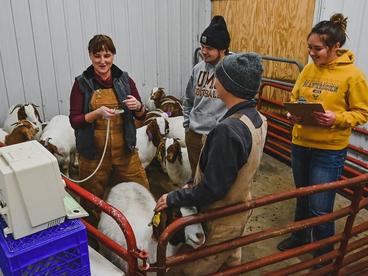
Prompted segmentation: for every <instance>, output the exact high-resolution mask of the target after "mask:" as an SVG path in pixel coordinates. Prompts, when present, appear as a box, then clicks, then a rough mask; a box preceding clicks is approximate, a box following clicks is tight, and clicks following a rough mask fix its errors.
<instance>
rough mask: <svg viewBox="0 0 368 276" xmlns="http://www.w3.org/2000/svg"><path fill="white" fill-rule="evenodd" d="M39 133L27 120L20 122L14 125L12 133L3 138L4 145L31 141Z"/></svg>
mask: <svg viewBox="0 0 368 276" xmlns="http://www.w3.org/2000/svg"><path fill="white" fill-rule="evenodd" d="M38 131H39V129H38V127H36V126H35V125H33V124H32V123H31V122H30V121H28V120H21V121H19V122H16V123H15V124H14V128H13V129H12V131H11V132H10V133H9V134H8V135H6V136H5V141H4V143H5V145H7V146H9V145H14V144H18V143H22V142H27V141H30V140H33V139H34V138H35V136H36V134H37V132H38Z"/></svg>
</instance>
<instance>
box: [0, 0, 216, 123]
mask: <svg viewBox="0 0 368 276" xmlns="http://www.w3.org/2000/svg"><path fill="white" fill-rule="evenodd" d="M0 7H1V8H0V38H1V39H0V97H1V101H0V125H2V122H3V120H4V118H5V114H6V112H7V110H8V108H9V107H10V106H11V105H13V104H17V103H24V102H32V103H35V104H37V105H39V106H40V107H41V111H42V114H43V116H44V119H45V120H48V119H50V118H51V117H52V116H54V115H55V114H68V113H69V94H70V89H71V86H72V83H73V80H74V77H75V76H77V75H79V74H80V73H81V72H82V71H83V70H84V69H85V68H86V67H87V66H88V65H89V64H90V61H89V58H88V53H87V44H88V41H89V39H90V38H91V37H92V36H93V35H94V34H96V33H103V34H107V35H110V36H111V37H112V39H113V41H114V43H115V46H116V48H117V54H116V57H115V64H116V65H118V66H119V67H120V68H122V69H123V70H126V71H128V72H129V74H130V75H131V77H132V78H133V79H134V80H135V82H136V84H137V87H138V90H139V91H140V94H141V96H142V98H143V99H146V97H147V95H148V93H149V91H150V89H152V88H153V87H154V86H161V87H165V88H166V89H167V91H168V92H169V93H170V94H172V95H176V96H179V97H180V96H182V95H183V93H184V89H185V86H186V82H187V80H188V78H189V75H190V71H191V67H192V56H193V52H194V49H195V48H196V47H198V45H199V44H198V36H199V34H200V33H201V32H202V31H203V29H204V28H205V27H206V26H207V25H208V23H209V21H210V17H211V3H210V0H0Z"/></svg>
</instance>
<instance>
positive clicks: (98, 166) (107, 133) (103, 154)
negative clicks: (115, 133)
mask: <svg viewBox="0 0 368 276" xmlns="http://www.w3.org/2000/svg"><path fill="white" fill-rule="evenodd" d="M109 132H110V119H107V129H106V139H105V146H104V150H103V152H102V156H101V160H100V162H99V163H98V165H97V167H96V169H95V170H94V171H93V173H91V174H90V175H89V176H87V177H86V178H84V179H81V180H75V179H71V178H69V177H68V176H66V175H65V174H63V173H62V172H60V173H61V175H62V176H64V177H65V178H66V179H69V180H70V181H73V182H74V183H82V182H84V181H87V180H88V179H90V178H91V177H92V176H94V175H95V174H96V172H97V171H98V169H99V168H100V166H101V164H102V161H103V159H104V157H105V153H106V148H107V143H108V141H109Z"/></svg>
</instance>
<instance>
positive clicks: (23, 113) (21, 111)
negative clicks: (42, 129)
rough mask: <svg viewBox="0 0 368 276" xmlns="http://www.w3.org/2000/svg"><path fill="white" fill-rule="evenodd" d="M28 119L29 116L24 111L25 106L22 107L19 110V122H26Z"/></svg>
mask: <svg viewBox="0 0 368 276" xmlns="http://www.w3.org/2000/svg"><path fill="white" fill-rule="evenodd" d="M25 119H27V114H26V110H25V109H24V105H22V106H21V107H20V108H19V109H18V120H19V121H20V120H25Z"/></svg>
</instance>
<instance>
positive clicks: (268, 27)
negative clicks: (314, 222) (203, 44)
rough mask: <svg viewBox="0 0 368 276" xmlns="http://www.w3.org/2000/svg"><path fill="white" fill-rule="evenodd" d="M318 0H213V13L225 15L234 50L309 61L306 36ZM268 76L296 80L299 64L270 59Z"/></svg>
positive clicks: (266, 71) (301, 61)
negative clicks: (287, 63)
mask: <svg viewBox="0 0 368 276" xmlns="http://www.w3.org/2000/svg"><path fill="white" fill-rule="evenodd" d="M314 3H315V0H298V1H295V0H272V1H271V0H257V1H254V0H213V1H212V14H213V15H216V14H220V15H223V16H224V17H225V20H226V22H227V24H228V29H229V32H230V35H231V44H230V50H231V51H234V52H240V51H254V52H258V53H260V54H261V55H267V56H274V57H283V58H288V59H293V60H297V61H299V62H300V63H302V64H306V63H307V61H308V52H307V44H306V37H307V35H308V33H309V31H310V30H311V27H312V23H313V14H314ZM267 63H268V64H265V69H266V70H265V75H266V76H268V77H273V78H277V79H285V80H293V79H296V77H297V75H298V69H297V67H296V66H295V65H285V64H282V63H278V62H272V63H271V62H267Z"/></svg>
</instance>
